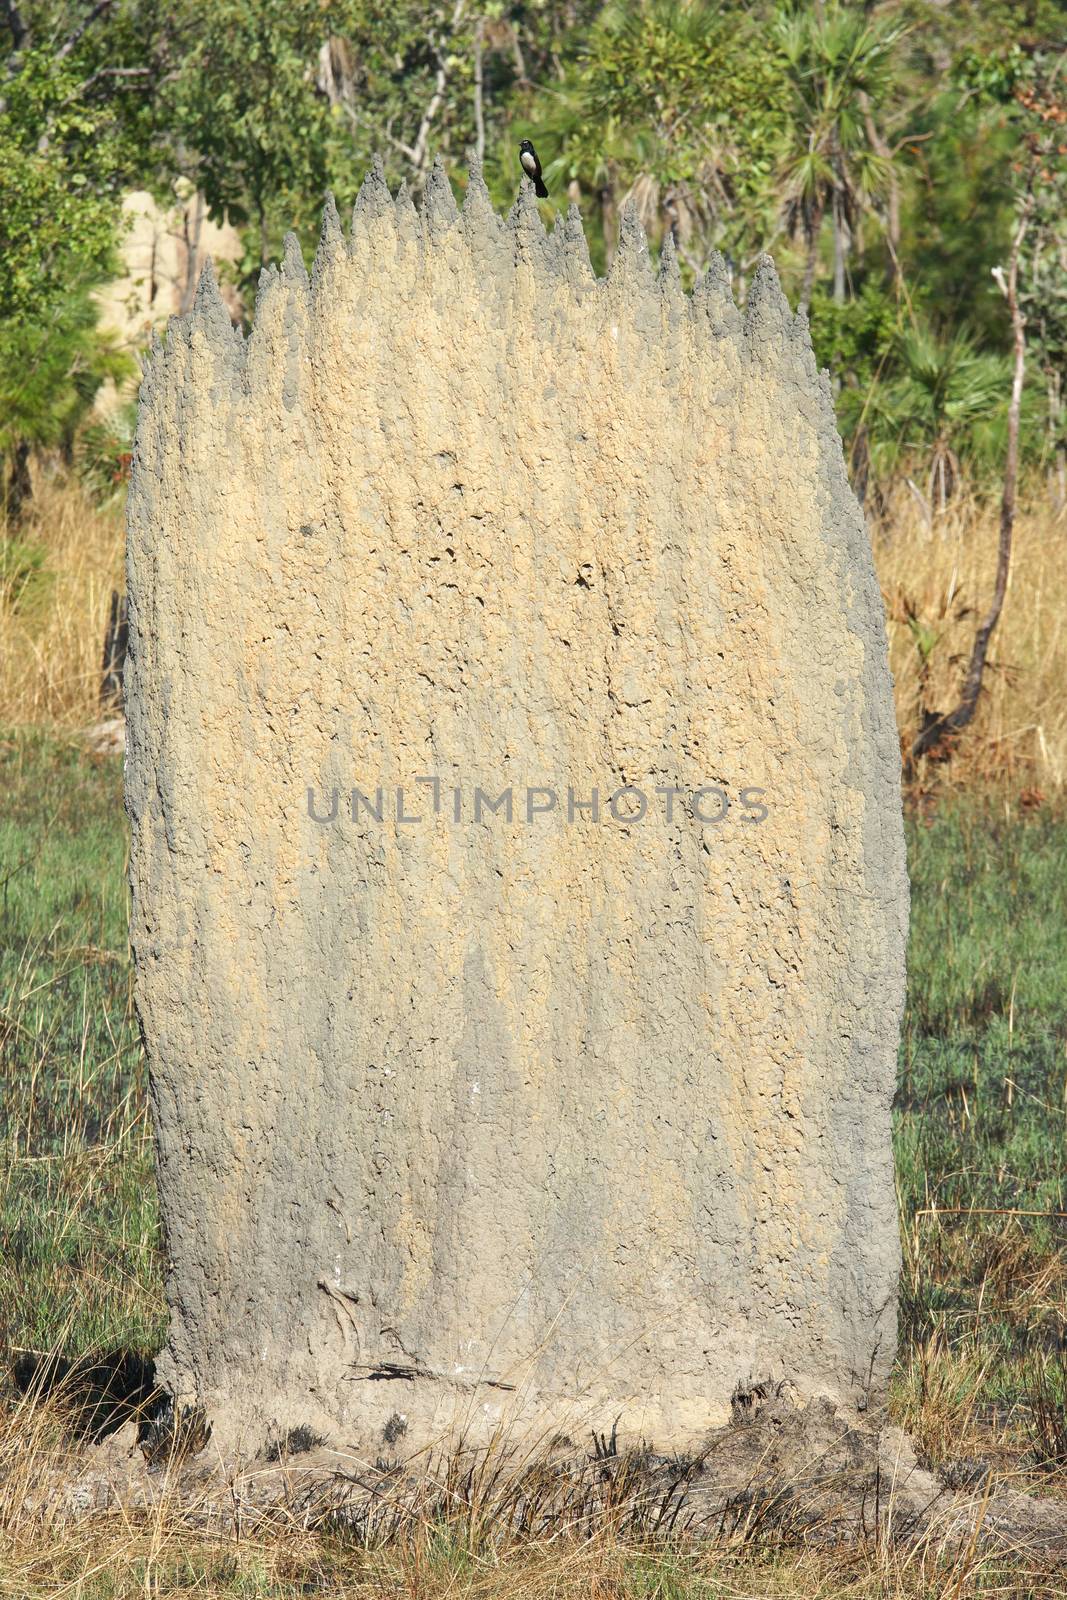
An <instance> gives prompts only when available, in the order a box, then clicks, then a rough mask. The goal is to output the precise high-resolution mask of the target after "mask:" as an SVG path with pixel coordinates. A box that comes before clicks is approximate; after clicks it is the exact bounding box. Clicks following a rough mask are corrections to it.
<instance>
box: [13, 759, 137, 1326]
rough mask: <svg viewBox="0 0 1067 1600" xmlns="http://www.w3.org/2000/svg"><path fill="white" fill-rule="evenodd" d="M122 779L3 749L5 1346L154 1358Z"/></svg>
mask: <svg viewBox="0 0 1067 1600" xmlns="http://www.w3.org/2000/svg"><path fill="white" fill-rule="evenodd" d="M125 858H126V828H125V819H124V815H123V811H122V768H121V761H120V760H118V759H115V758H108V759H93V758H90V757H87V756H86V755H85V754H84V753H83V752H82V751H80V750H79V749H78V748H77V747H76V746H72V745H64V744H60V743H57V742H55V741H51V740H47V739H44V738H41V737H26V736H18V737H11V738H8V739H0V1084H2V1086H3V1087H2V1091H0V1338H3V1339H5V1340H6V1342H7V1343H8V1345H9V1346H10V1347H13V1349H14V1350H15V1352H16V1353H19V1352H34V1351H36V1352H47V1351H51V1350H53V1349H58V1350H61V1351H62V1352H63V1353H64V1354H65V1355H66V1356H68V1357H78V1356H81V1355H84V1354H86V1353H88V1352H97V1353H98V1352H100V1351H103V1350H107V1349H111V1348H121V1349H130V1350H139V1351H143V1352H145V1353H148V1352H152V1351H154V1350H155V1349H157V1348H158V1347H159V1344H160V1341H161V1339H162V1336H163V1331H164V1327H165V1319H164V1316H163V1311H162V1295H161V1281H162V1280H161V1266H160V1256H159V1239H158V1225H157V1217H156V1204H155V1193H154V1186H153V1182H152V1153H151V1145H150V1141H149V1138H148V1135H147V1128H146V1119H145V1106H144V1099H145V1096H144V1074H143V1067H142V1061H141V1054H140V1045H139V1041H138V1034H137V1027H136V1023H135V1020H134V1016H133V1009H132V1004H131V979H130V963H129V951H128V944H127V937H126V890H125Z"/></svg>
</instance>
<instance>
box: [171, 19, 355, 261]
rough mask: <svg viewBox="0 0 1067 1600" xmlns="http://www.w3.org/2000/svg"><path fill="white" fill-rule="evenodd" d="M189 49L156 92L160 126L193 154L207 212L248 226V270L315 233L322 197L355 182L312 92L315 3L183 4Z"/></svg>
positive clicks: (337, 126) (325, 109)
mask: <svg viewBox="0 0 1067 1600" xmlns="http://www.w3.org/2000/svg"><path fill="white" fill-rule="evenodd" d="M186 19H187V22H188V24H189V44H188V50H187V53H186V54H185V55H184V57H183V59H182V62H181V66H180V69H179V70H178V71H177V72H176V74H175V76H174V78H173V80H172V81H171V82H170V83H168V84H167V85H166V86H165V87H164V89H163V91H162V95H163V114H164V117H165V121H166V125H167V127H168V129H169V131H170V132H171V133H172V135H173V136H174V138H175V139H176V140H177V141H178V143H179V144H180V145H181V146H183V147H184V148H186V149H187V150H188V151H189V152H190V160H189V167H190V176H192V177H193V178H194V180H195V181H196V182H197V184H198V185H199V186H200V188H201V189H202V191H203V193H204V195H205V198H206V199H207V203H208V207H209V209H210V211H211V214H212V215H213V216H214V217H216V218H218V219H222V218H228V219H229V220H230V221H231V222H233V223H236V224H241V223H251V224H252V226H253V229H254V236H253V239H252V241H251V243H250V249H249V260H248V262H247V267H248V269H249V271H253V270H258V268H259V266H260V264H261V263H263V262H266V261H267V260H268V259H269V257H270V253H271V248H272V246H273V247H276V246H277V243H278V241H279V240H280V237H281V235H282V233H284V232H285V231H286V229H287V228H289V227H293V228H296V229H298V230H301V231H303V232H304V233H309V232H312V231H313V230H314V229H315V227H316V225H317V221H318V216H319V213H320V212H321V209H322V203H323V199H324V196H325V191H326V189H327V188H328V187H329V185H330V183H331V181H333V180H334V179H335V178H336V176H337V175H338V174H341V175H345V173H346V168H347V183H346V185H345V186H346V187H348V188H351V186H352V182H353V178H352V174H351V168H350V167H348V165H347V160H346V157H347V155H348V154H349V153H350V152H349V151H348V148H347V141H346V137H345V129H344V126H343V123H342V121H341V119H340V118H339V117H338V116H337V115H335V114H334V113H333V112H332V111H331V108H330V106H329V103H328V101H327V100H326V99H325V98H324V97H323V96H322V95H320V94H319V93H318V92H317V90H316V84H315V76H314V71H313V59H314V58H313V50H312V48H311V41H314V40H317V39H318V38H319V37H320V36H321V24H322V7H321V5H320V4H319V3H318V0H217V3H215V4H213V5H211V6H210V7H205V6H203V5H201V4H193V5H190V6H188V7H187V12H186Z"/></svg>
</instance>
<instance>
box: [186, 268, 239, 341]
mask: <svg viewBox="0 0 1067 1600" xmlns="http://www.w3.org/2000/svg"><path fill="white" fill-rule="evenodd" d="M193 326H194V327H201V328H203V330H204V332H205V333H206V334H207V335H208V337H209V338H222V337H225V338H227V339H228V338H231V337H232V335H233V323H232V321H231V320H230V313H229V312H228V311H227V310H226V307H225V306H224V305H223V303H222V295H221V294H220V293H219V281H218V279H217V278H216V276H215V263H214V262H213V261H212V259H211V257H210V256H208V258H207V260H206V261H205V262H204V268H203V271H202V272H201V274H200V282H199V283H198V284H197V286H196V296H195V298H194V300H193Z"/></svg>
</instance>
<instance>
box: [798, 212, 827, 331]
mask: <svg viewBox="0 0 1067 1600" xmlns="http://www.w3.org/2000/svg"><path fill="white" fill-rule="evenodd" d="M822 219H823V201H822V198H821V197H820V198H819V199H818V200H817V201H816V202H815V205H814V206H813V207H812V212H811V219H810V226H809V229H808V259H807V261H806V262H805V264H804V283H803V285H802V287H801V290H800V303H799V305H798V306H797V310H798V311H803V312H804V314H805V316H806V315H807V312H808V309H809V307H810V305H811V291H812V288H813V286H814V284H815V268H816V267H817V265H818V262H819V233H820V231H821V229H822Z"/></svg>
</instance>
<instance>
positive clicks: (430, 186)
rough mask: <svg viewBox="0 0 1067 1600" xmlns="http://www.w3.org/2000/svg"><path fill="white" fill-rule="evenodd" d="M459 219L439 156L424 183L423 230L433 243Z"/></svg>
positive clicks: (436, 157) (454, 198)
mask: <svg viewBox="0 0 1067 1600" xmlns="http://www.w3.org/2000/svg"><path fill="white" fill-rule="evenodd" d="M458 218H459V209H458V207H457V206H456V197H455V195H454V194H453V193H452V185H451V183H449V181H448V173H447V172H446V171H445V164H444V161H443V160H442V158H441V156H440V154H438V155H436V156H434V161H433V171H432V172H431V173H430V176H429V178H428V179H427V182H426V194H425V196H424V198H423V202H422V220H423V229H424V231H425V232H426V234H427V235H428V237H429V238H430V239H432V240H433V241H434V242H435V243H436V241H437V240H438V239H440V238H441V237H442V236H443V235H444V234H445V233H447V231H448V229H449V228H450V227H451V226H452V224H453V223H454V222H456V221H457V220H458Z"/></svg>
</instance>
